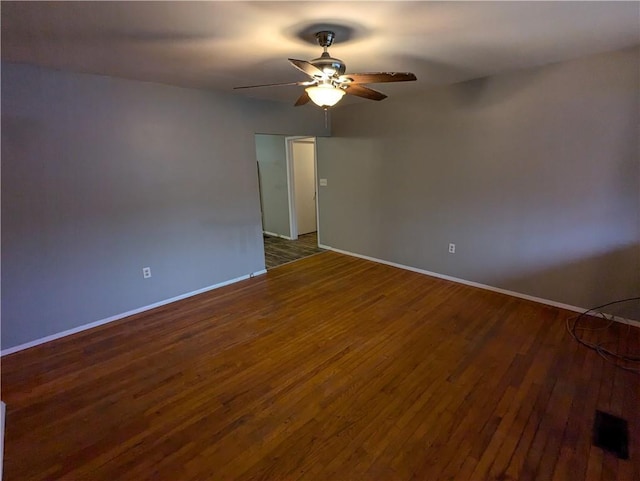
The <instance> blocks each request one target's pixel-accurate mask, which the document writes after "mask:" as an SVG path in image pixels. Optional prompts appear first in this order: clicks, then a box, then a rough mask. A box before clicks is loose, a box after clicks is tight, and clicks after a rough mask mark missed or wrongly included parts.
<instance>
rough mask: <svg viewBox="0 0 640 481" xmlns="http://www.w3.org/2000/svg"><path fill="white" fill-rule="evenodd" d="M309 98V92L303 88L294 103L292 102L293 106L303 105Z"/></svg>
mask: <svg viewBox="0 0 640 481" xmlns="http://www.w3.org/2000/svg"><path fill="white" fill-rule="evenodd" d="M309 100H311V99H310V98H309V94H308V93H307V91H306V90H304V91H303V92H302V95H300V97H298V100H296V103H295V104H294V106H295V107H299V106H300V105H304V104H306V103H307V102H309Z"/></svg>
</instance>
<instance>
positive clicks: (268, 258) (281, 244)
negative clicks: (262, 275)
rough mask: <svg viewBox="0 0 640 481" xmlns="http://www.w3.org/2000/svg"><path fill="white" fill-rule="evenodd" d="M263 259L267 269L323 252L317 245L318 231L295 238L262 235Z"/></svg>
mask: <svg viewBox="0 0 640 481" xmlns="http://www.w3.org/2000/svg"><path fill="white" fill-rule="evenodd" d="M263 238H264V260H265V265H266V268H267V269H273V268H274V267H277V266H280V265H282V264H286V263H288V262H293V261H297V260H299V259H304V258H305V257H309V256H312V255H314V254H318V253H320V252H323V251H324V249H321V248H320V247H318V233H317V232H311V233H309V234H302V235H300V236H298V238H297V239H296V240H288V239H282V238H280V237H274V236H268V235H265V236H263Z"/></svg>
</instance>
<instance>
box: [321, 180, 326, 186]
mask: <svg viewBox="0 0 640 481" xmlns="http://www.w3.org/2000/svg"><path fill="white" fill-rule="evenodd" d="M320 185H321V186H322V187H326V186H327V179H320Z"/></svg>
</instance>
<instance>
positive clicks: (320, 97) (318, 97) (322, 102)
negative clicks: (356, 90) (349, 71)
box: [305, 84, 344, 107]
mask: <svg viewBox="0 0 640 481" xmlns="http://www.w3.org/2000/svg"><path fill="white" fill-rule="evenodd" d="M305 90H306V92H307V94H309V98H310V99H311V101H312V102H313V103H314V104H316V105H318V106H319V107H333V106H334V105H335V104H337V103H338V102H339V101H340V99H341V98H342V97H343V96H344V90H342V89H340V88H336V87H334V86H333V85H331V84H322V85H317V86H315V87H307V88H306V89H305Z"/></svg>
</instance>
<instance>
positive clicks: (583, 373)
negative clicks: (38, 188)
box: [2, 252, 640, 481]
mask: <svg viewBox="0 0 640 481" xmlns="http://www.w3.org/2000/svg"><path fill="white" fill-rule="evenodd" d="M570 315H573V313H568V312H566V311H563V310H560V309H556V308H552V307H548V306H543V305H539V304H535V303H532V302H529V301H525V300H520V299H515V298H512V297H508V296H505V295H501V294H497V293H493V292H488V291H483V290H479V289H475V288H471V287H467V286H463V285H459V284H454V283H452V282H447V281H443V280H439V279H434V278H430V277H427V276H423V275H420V274H416V273H413V272H408V271H403V270H400V269H396V268H393V267H389V266H384V265H380V264H375V263H372V262H369V261H365V260H361V259H356V258H352V257H347V256H343V255H339V254H336V253H333V252H326V253H323V254H319V255H317V256H313V257H309V258H307V259H303V260H301V261H299V262H295V263H292V264H287V265H284V266H281V267H278V268H276V269H273V270H271V271H269V272H268V273H267V274H266V275H264V276H259V277H256V278H254V279H249V280H247V281H243V282H241V283H238V284H235V285H232V286H227V287H224V288H221V289H218V290H215V291H211V292H209V293H205V294H201V295H199V296H196V297H192V298H189V299H185V300H182V301H179V302H176V303H174V304H171V305H167V306H163V307H160V308H158V309H155V310H153V311H149V312H146V313H143V314H139V315H136V316H133V317H132V318H129V319H127V320H121V321H118V322H114V323H112V324H109V325H105V326H101V327H98V328H96V329H93V330H91V331H86V332H83V333H79V334H76V335H74V336H70V337H67V338H63V339H60V340H57V341H53V342H51V343H48V344H45V345H42V346H39V347H35V348H32V349H29V350H26V351H22V352H19V353H16V354H12V355H9V356H6V357H5V358H3V359H2V399H3V400H4V401H5V402H6V403H7V419H6V421H7V425H6V438H5V478H4V479H5V480H6V481H14V480H57V479H64V480H109V481H112V480H145V479H153V480H340V481H342V480H407V481H408V480H444V479H458V480H465V481H468V480H483V479H495V480H521V481H526V480H533V479H537V480H572V481H574V480H587V479H588V480H619V481H626V480H629V481H631V480H637V479H638V478H639V475H640V473H639V471H638V469H639V468H638V466H639V464H640V463H639V459H640V458H639V454H640V444H639V434H640V409H638V406H639V405H640V404H639V394H640V392H639V391H640V376H638V375H636V374H633V373H630V372H626V371H623V370H620V369H616V368H615V367H614V366H612V365H610V364H607V363H605V362H604V361H603V359H602V358H601V357H600V356H598V355H597V354H596V353H594V352H592V351H588V350H586V349H585V348H583V347H582V346H579V345H578V344H577V343H575V342H574V341H573V340H572V339H571V338H570V336H569V335H568V334H567V332H566V330H565V325H564V322H565V319H566V317H567V316H570ZM638 331H639V330H638V329H635V328H628V327H627V326H622V325H618V324H616V325H614V326H613V327H612V328H611V329H610V330H607V331H605V332H604V334H603V333H597V332H595V331H591V332H587V333H586V335H588V336H595V335H605V336H608V340H609V341H611V342H613V343H618V345H619V346H620V347H621V348H625V349H626V348H629V349H633V350H635V351H636V352H637V350H638V348H639V346H640V334H639V332H638ZM595 409H600V410H604V411H607V412H610V413H612V414H615V415H619V416H622V417H624V418H626V419H627V420H628V422H629V431H630V456H631V458H630V460H619V459H617V458H615V457H614V456H613V455H612V454H609V453H606V452H604V451H602V450H601V449H599V448H596V447H593V446H591V427H592V422H593V416H594V411H595Z"/></svg>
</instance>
